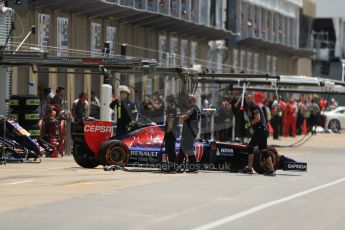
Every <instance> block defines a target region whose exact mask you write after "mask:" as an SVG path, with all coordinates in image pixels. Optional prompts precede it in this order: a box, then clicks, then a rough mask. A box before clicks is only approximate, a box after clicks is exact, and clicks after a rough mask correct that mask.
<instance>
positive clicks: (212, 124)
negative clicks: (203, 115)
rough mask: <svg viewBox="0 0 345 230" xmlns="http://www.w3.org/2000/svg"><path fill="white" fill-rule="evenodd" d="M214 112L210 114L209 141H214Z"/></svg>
mask: <svg viewBox="0 0 345 230" xmlns="http://www.w3.org/2000/svg"><path fill="white" fill-rule="evenodd" d="M214 114H215V113H214V112H211V141H214Z"/></svg>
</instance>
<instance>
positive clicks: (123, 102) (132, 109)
mask: <svg viewBox="0 0 345 230" xmlns="http://www.w3.org/2000/svg"><path fill="white" fill-rule="evenodd" d="M118 90H119V91H120V99H116V100H114V101H113V102H112V103H110V108H111V109H113V110H114V112H115V114H116V118H117V122H116V136H122V135H125V134H126V133H128V132H129V131H130V130H131V129H132V128H133V127H134V126H135V124H136V121H137V115H138V110H137V107H136V106H135V104H134V103H133V102H132V101H131V100H130V99H129V95H130V93H131V91H130V90H129V88H128V87H127V86H125V85H120V86H119V88H118Z"/></svg>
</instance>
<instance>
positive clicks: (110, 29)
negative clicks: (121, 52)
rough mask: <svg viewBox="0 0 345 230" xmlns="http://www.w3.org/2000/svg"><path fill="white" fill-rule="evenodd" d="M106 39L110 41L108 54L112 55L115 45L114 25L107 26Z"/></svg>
mask: <svg viewBox="0 0 345 230" xmlns="http://www.w3.org/2000/svg"><path fill="white" fill-rule="evenodd" d="M107 41H108V42H110V47H109V50H110V51H109V54H110V55H114V54H115V47H116V27H114V26H107Z"/></svg>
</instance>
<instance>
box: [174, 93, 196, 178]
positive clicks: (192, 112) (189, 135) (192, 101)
mask: <svg viewBox="0 0 345 230" xmlns="http://www.w3.org/2000/svg"><path fill="white" fill-rule="evenodd" d="M181 121H182V123H183V128H182V135H181V146H180V152H179V155H178V159H177V164H178V169H177V171H178V172H181V171H182V170H181V167H182V163H183V160H184V159H185V157H188V162H189V172H197V171H198V168H197V165H196V157H195V153H194V151H193V145H194V140H195V138H196V137H197V135H198V133H199V122H200V109H199V107H198V106H197V105H196V98H195V95H193V94H189V95H188V110H187V111H186V112H185V113H184V114H183V115H182V116H181Z"/></svg>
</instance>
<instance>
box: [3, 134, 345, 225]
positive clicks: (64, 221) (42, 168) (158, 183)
mask: <svg viewBox="0 0 345 230" xmlns="http://www.w3.org/2000/svg"><path fill="white" fill-rule="evenodd" d="M297 140H298V139H292V138H287V139H285V138H284V139H282V140H280V141H273V140H270V141H269V144H281V145H289V144H291V143H293V142H296V141H297ZM344 140H345V134H318V135H316V136H315V137H313V138H311V139H310V141H308V142H307V143H306V144H305V145H303V146H301V147H299V148H280V149H279V152H280V153H283V154H286V155H287V156H290V157H292V158H294V159H296V160H299V161H305V162H308V172H307V173H297V172H283V171H278V176H277V177H265V176H261V175H257V174H255V175H253V176H247V175H242V174H233V173H226V172H200V173H199V174H186V173H185V174H182V175H181V174H179V175H167V174H160V173H154V172H144V173H143V172H122V171H115V172H105V171H103V170H102V168H97V169H93V170H90V169H82V168H79V167H77V165H76V164H74V163H73V160H72V159H71V158H69V157H66V158H63V159H43V162H42V163H41V164H37V165H36V164H19V165H18V164H8V165H6V166H0V172H1V173H0V229H1V230H7V229H26V230H37V229H52V230H55V229H56V230H58V229H59V230H60V229H63V230H65V229H67V230H68V229H83V230H85V229H106V228H111V229H212V228H213V227H215V228H216V229H248V230H253V229H265V230H271V229H272V230H273V229H274V230H276V229H280V230H285V229H286V230H290V229H301V230H304V229H311V230H321V229H322V230H323V229H335V230H338V229H339V230H343V229H345V224H344V217H345V214H344V212H343V210H345V201H344V191H345V179H344V178H345V171H344V166H345V141H344Z"/></svg>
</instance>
